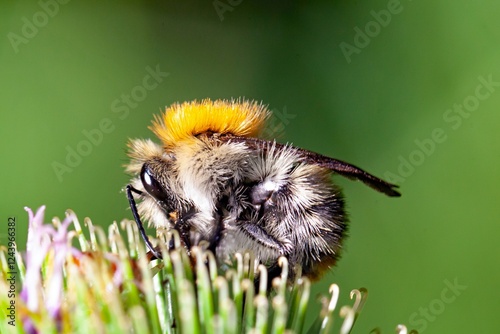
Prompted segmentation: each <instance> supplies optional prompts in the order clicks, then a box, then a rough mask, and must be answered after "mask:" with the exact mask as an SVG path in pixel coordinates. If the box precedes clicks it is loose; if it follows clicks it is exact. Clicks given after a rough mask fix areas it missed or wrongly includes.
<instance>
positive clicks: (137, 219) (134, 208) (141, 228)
mask: <svg viewBox="0 0 500 334" xmlns="http://www.w3.org/2000/svg"><path fill="white" fill-rule="evenodd" d="M132 191H133V192H135V193H136V194H139V195H142V191H140V190H137V189H135V188H134V187H132V185H130V184H129V185H127V187H126V192H127V198H128V202H129V204H130V209H131V210H132V215H133V216H134V220H135V223H136V224H137V228H138V229H139V233H140V234H141V237H142V239H143V240H144V242H145V243H146V246H147V247H148V248H149V251H150V252H151V253H152V254H153V256H154V257H155V258H156V259H161V258H162V256H161V254H160V253H159V252H158V251H157V250H156V249H155V248H154V247H153V245H152V244H151V241H149V238H148V236H147V235H146V231H145V230H144V225H143V224H142V222H141V218H140V217H139V213H138V212H137V205H136V204H135V199H134V196H133V195H132ZM153 260H154V259H153Z"/></svg>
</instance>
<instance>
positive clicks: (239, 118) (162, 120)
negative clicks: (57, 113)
mask: <svg viewBox="0 0 500 334" xmlns="http://www.w3.org/2000/svg"><path fill="white" fill-rule="evenodd" d="M268 114H269V112H268V110H267V108H266V107H265V106H264V105H262V104H261V103H258V102H255V101H246V100H241V99H238V100H231V101H228V100H215V101H212V100H210V99H205V100H203V101H201V102H197V101H193V102H184V103H182V104H179V103H175V104H173V105H171V106H170V107H168V108H167V110H166V111H165V113H164V114H162V115H161V116H160V117H155V120H154V122H153V125H152V127H151V130H152V131H153V132H154V133H155V134H156V135H157V136H158V138H160V139H161V141H162V142H163V145H164V146H165V147H172V146H176V145H178V144H179V142H182V141H186V140H192V139H194V138H195V136H196V135H199V134H201V133H205V132H214V133H220V134H233V135H236V136H255V135H256V134H257V133H258V132H259V130H260V129H261V127H262V125H263V123H264V121H265V119H266V117H267V116H268Z"/></svg>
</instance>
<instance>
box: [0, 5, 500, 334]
mask: <svg viewBox="0 0 500 334" xmlns="http://www.w3.org/2000/svg"><path fill="white" fill-rule="evenodd" d="M41 4H46V5H41ZM57 4H58V7H55V6H54V2H50V1H45V2H44V1H42V2H40V3H39V2H31V3H30V4H28V3H21V2H18V1H15V2H14V1H6V2H3V3H2V5H1V11H0V18H1V22H0V27H1V29H0V31H1V36H2V39H1V44H0V66H1V73H0V78H1V79H0V105H1V114H0V124H1V140H0V148H1V151H0V152H1V157H2V163H1V164H0V171H1V172H0V173H1V177H2V195H1V198H2V200H1V201H0V212H1V214H2V217H1V221H2V225H1V226H4V228H1V229H0V244H4V243H5V232H6V228H5V225H6V223H7V219H8V217H16V219H17V223H18V230H17V234H18V236H17V238H18V242H19V243H20V244H21V245H23V244H24V243H25V239H26V224H27V214H26V212H25V211H24V210H23V207H24V206H29V207H32V208H37V207H39V206H40V205H42V204H44V205H47V214H48V216H47V219H46V220H47V221H48V220H49V218H50V217H53V216H60V217H61V216H63V215H64V211H65V210H66V209H68V208H71V209H73V210H74V211H75V212H76V213H77V214H78V216H79V217H80V218H81V219H82V220H83V218H84V217H86V216H88V217H91V218H92V220H93V222H94V223H96V224H100V225H102V226H107V225H109V224H111V223H112V222H113V221H114V220H121V219H122V218H124V217H127V218H131V214H130V210H128V204H127V201H126V199H125V195H124V194H123V193H122V192H121V188H122V187H123V186H124V185H125V184H126V183H127V180H128V177H127V176H126V175H125V174H124V172H123V167H122V165H123V164H124V163H126V161H127V159H126V155H125V145H126V142H127V140H128V138H135V137H143V138H146V137H151V136H152V134H151V133H150V131H149V130H148V129H147V127H148V126H149V124H150V122H151V120H152V115H153V114H157V113H158V112H159V111H160V110H161V109H163V108H164V107H165V106H166V105H169V104H171V103H173V102H176V101H185V100H192V99H201V98H205V97H210V98H214V99H215V98H231V97H238V96H245V97H247V98H251V99H257V100H262V101H264V102H265V103H266V104H269V106H270V108H271V109H273V110H275V111H276V115H277V116H278V117H277V123H276V124H275V125H276V126H277V128H278V130H279V131H278V132H279V133H278V134H279V135H280V140H281V141H285V142H292V143H294V144H295V145H297V146H300V147H303V148H307V149H310V150H314V151H318V152H321V153H323V154H326V155H330V156H333V157H336V158H340V159H343V160H346V161H349V162H351V163H354V164H356V165H359V166H361V167H363V168H365V169H367V170H368V171H370V172H372V173H374V174H376V175H378V176H385V177H386V178H389V179H390V180H393V181H396V182H397V183H398V184H400V185H401V191H402V193H403V197H402V198H399V199H394V198H388V197H385V196H383V195H381V194H378V193H376V192H375V191H372V190H371V189H370V188H367V187H365V186H363V185H362V184H360V183H356V182H351V181H348V180H344V179H342V178H340V177H337V178H336V180H337V181H338V183H339V184H340V185H341V186H342V187H343V188H344V192H345V195H346V197H347V199H348V206H349V211H350V213H351V228H350V237H349V239H348V240H347V242H346V252H345V253H344V255H343V258H342V260H341V261H340V263H339V265H338V266H337V268H336V269H335V270H334V271H333V272H332V273H330V274H328V275H326V277H325V278H324V279H323V280H322V281H321V283H319V284H316V285H315V286H314V289H313V295H316V294H317V293H319V292H323V293H326V292H327V288H328V285H329V284H330V283H331V282H336V283H338V284H339V285H340V288H341V293H342V299H341V302H342V303H349V302H350V301H349V299H348V292H349V291H350V290H351V289H353V288H359V287H366V288H368V290H369V298H368V302H367V304H366V307H365V309H364V311H363V314H362V315H361V317H360V319H359V322H358V323H357V324H356V327H355V330H354V332H355V333H368V332H369V331H370V330H371V329H372V328H374V327H379V328H380V329H381V330H382V331H383V332H385V333H392V332H394V328H395V326H396V324H398V323H405V324H407V325H408V326H409V327H410V328H414V329H419V330H420V332H425V333H483V332H490V333H493V332H495V333H498V332H500V317H499V316H498V314H499V311H500V292H499V289H498V282H499V281H500V280H499V278H500V265H499V262H500V261H499V260H500V252H499V247H498V244H499V239H500V224H499V218H500V215H499V212H500V210H499V198H500V196H499V195H500V190H499V187H498V185H499V183H500V182H499V181H500V174H499V173H498V171H499V168H498V166H499V163H500V154H499V152H500V139H499V138H500V136H499V134H498V133H499V122H500V114H499V111H500V110H499V106H500V87H499V86H500V84H499V83H498V82H500V63H499V60H500V19H499V16H498V13H499V12H500V3H499V2H497V1H492V0H491V1H481V2H471V1H466V0H458V1H451V0H447V1H439V2H436V1H431V0H425V1H424V0H419V1H411V0H405V1H401V2H397V1H394V0H392V1H378V0H377V1H369V2H368V1H367V2H361V1H335V2H334V3H332V2H327V1H318V2H316V3H314V4H312V3H305V2H302V3H292V2H290V3H287V4H284V3H279V4H278V3H274V4H268V3H267V2H264V1H258V2H255V1H252V2H251V1H239V0H238V1H236V0H232V2H229V1H227V0H226V1H225V0H221V1H215V2H211V1H208V2H200V3H178V2H172V1H164V2H161V1H148V2H143V3H133V2H120V3H119V2H118V1H115V2H113V1H107V2H104V3H100V2H97V1H95V3H92V2H89V1H87V2H82V1H69V2H68V3H66V4H63V3H57ZM44 7H45V8H44ZM377 18H378V21H377ZM156 69H158V70H159V71H160V72H161V74H160V76H159V77H158V78H157V79H158V85H157V87H156V88H154V89H151V90H145V89H143V88H140V87H141V86H143V79H144V77H145V76H146V75H148V73H149V72H148V71H151V70H153V71H154V70H156ZM166 73H168V75H167V74H166ZM487 81H490V84H485V83H484V82H487ZM138 87H139V88H138ZM144 92H146V94H144V95H141V93H144ZM131 94H135V95H133V96H135V98H134V97H133V98H131V101H129V103H130V104H129V106H126V103H127V102H126V101H124V100H122V99H123V98H124V96H126V95H128V96H130V95H131ZM476 96H477V97H476ZM125 98H126V97H125ZM463 104H465V107H463V108H462V111H459V110H458V108H460V106H461V105H463ZM453 108H455V109H453ZM468 110H471V111H470V112H469V111H468ZM280 115H281V116H280ZM106 119H107V120H106ZM103 120H104V121H103ZM275 121H276V118H275ZM101 122H105V123H106V122H108V125H106V127H107V128H106V129H107V130H108V131H107V133H103V135H102V139H101V140H100V141H96V144H92V145H91V146H85V143H84V141H86V137H85V131H87V132H90V133H95V131H96V129H99V127H100V124H101ZM92 131H94V132H92ZM433 136H434V137H433ZM96 138H97V137H96ZM422 147H423V148H422ZM78 148H79V149H80V150H84V151H85V150H86V151H87V152H86V153H88V154H87V156H83V157H81V161H77V160H73V161H72V164H73V167H69V166H68V167H69V169H68V170H66V171H65V172H64V173H63V174H59V176H58V175H57V173H56V172H55V170H54V163H56V164H57V163H60V164H64V165H66V164H67V162H66V158H67V154H68V149H73V150H77V149H78ZM73 159H76V158H73ZM59 167H60V165H59ZM60 173H61V172H60ZM449 286H454V288H453V289H452V288H450V287H449ZM314 312H317V306H316V309H315V310H313V309H311V313H312V314H313V313H314Z"/></svg>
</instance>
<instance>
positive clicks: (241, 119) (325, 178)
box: [126, 99, 400, 279]
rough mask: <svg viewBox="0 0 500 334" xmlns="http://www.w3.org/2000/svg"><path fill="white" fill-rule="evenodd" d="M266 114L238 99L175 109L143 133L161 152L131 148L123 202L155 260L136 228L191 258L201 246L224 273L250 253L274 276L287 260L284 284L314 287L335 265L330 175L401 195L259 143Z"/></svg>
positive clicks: (338, 211) (338, 206)
mask: <svg viewBox="0 0 500 334" xmlns="http://www.w3.org/2000/svg"><path fill="white" fill-rule="evenodd" d="M269 115H270V112H269V111H268V109H267V108H266V106H264V105H262V104H261V103H258V102H255V101H248V100H243V99H238V100H230V101H229V100H215V101H212V100H209V99H206V100H203V101H200V102H198V101H194V102H185V103H182V104H174V105H172V106H170V107H168V108H167V109H166V111H165V113H164V114H162V115H161V116H159V117H155V119H154V121H153V124H152V126H151V127H150V129H151V130H152V131H153V132H154V134H155V135H156V136H158V138H159V139H160V140H161V143H162V144H161V145H159V144H157V143H155V142H153V141H151V140H149V139H134V140H131V141H130V142H129V156H130V163H129V164H128V165H127V166H126V171H127V172H128V173H130V174H131V175H132V180H131V182H130V184H129V185H128V186H127V188H126V191H127V196H128V199H129V203H130V206H131V208H132V213H133V215H134V218H135V220H136V222H137V224H138V227H139V230H140V232H141V234H142V236H143V238H144V240H145V241H146V243H147V246H148V248H149V249H150V251H151V253H152V254H153V255H154V256H155V257H160V254H158V252H157V251H156V250H155V248H154V247H153V246H152V245H151V243H150V241H149V239H148V238H147V236H146V234H145V232H144V228H143V224H142V220H145V221H147V222H148V223H149V224H150V225H153V226H154V227H156V228H167V229H175V230H177V231H178V233H179V235H180V238H181V242H182V244H183V245H184V246H185V247H186V249H188V250H189V249H190V248H191V247H192V246H195V245H199V244H200V243H202V242H204V243H205V245H206V247H208V249H209V250H211V251H212V252H213V253H214V254H215V256H216V259H217V261H218V263H219V265H221V266H224V265H225V264H227V263H230V262H231V259H232V258H233V256H234V254H235V253H237V252H239V253H245V252H250V253H252V254H253V256H255V259H256V261H257V262H258V263H261V264H264V265H265V266H266V267H267V268H268V270H269V272H270V275H271V277H272V276H273V275H274V276H276V275H278V273H279V270H278V258H279V257H280V256H284V257H286V258H287V259H288V262H289V264H290V268H291V273H290V275H289V277H290V279H294V277H295V276H296V275H298V274H299V273H301V274H302V275H304V276H307V277H309V278H310V279H318V278H320V276H321V275H322V274H323V273H324V272H325V271H326V270H327V269H328V268H330V267H332V266H333V265H334V264H335V262H336V260H337V259H338V258H339V254H340V253H341V250H342V241H343V239H344V237H345V234H346V228H347V214H346V212H345V205H344V198H343V196H342V194H341V192H340V190H339V188H338V187H337V186H336V185H335V184H334V183H333V182H332V174H335V173H336V174H340V175H342V176H344V177H347V178H350V179H354V180H360V181H362V182H363V183H365V184H366V185H368V186H370V187H372V188H374V189H375V190H378V191H379V192H382V193H384V194H386V195H388V196H400V193H399V192H398V191H397V190H395V188H396V187H397V186H396V185H393V184H391V183H388V182H385V181H383V180H381V179H379V178H377V177H375V176H373V175H371V174H369V173H367V172H365V171H364V170H362V169H360V168H358V167H356V166H354V165H351V164H349V163H346V162H343V161H341V160H337V159H332V158H329V157H326V156H323V155H320V154H317V153H313V152H310V151H307V150H303V149H300V148H296V147H293V146H291V145H288V144H280V143H277V142H276V141H274V140H265V139H262V138H259V137H258V134H259V131H261V130H262V128H263V126H264V123H265V121H266V119H267V118H268V117H269ZM134 195H135V196H134ZM135 198H137V199H138V202H136V199H135ZM141 219H142V220H141Z"/></svg>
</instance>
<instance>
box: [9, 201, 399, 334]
mask: <svg viewBox="0 0 500 334" xmlns="http://www.w3.org/2000/svg"><path fill="white" fill-rule="evenodd" d="M26 211H27V212H28V215H29V229H28V242H27V245H26V253H25V254H24V256H22V255H21V254H20V253H19V252H17V251H16V252H15V256H14V258H15V259H14V261H15V262H16V263H17V273H18V277H19V279H18V280H17V281H18V282H17V283H18V285H17V286H16V285H15V284H14V285H12V284H11V283H12V279H11V278H12V270H11V267H10V266H9V264H10V263H12V261H11V258H10V256H11V255H12V254H10V253H9V252H7V249H6V247H3V246H0V290H1V291H4V289H5V291H7V290H8V289H9V288H11V289H15V290H16V291H17V290H19V291H20V298H19V299H18V300H17V302H15V312H14V315H13V317H14V319H13V320H11V321H0V333H10V332H15V333H94V332H98V333H108V332H120V333H121V332H129V333H130V332H134V333H195V334H196V333H216V332H217V333H219V332H223V333H284V332H285V331H286V332H287V333H302V332H304V330H305V328H304V327H305V325H304V324H305V319H306V314H307V306H308V303H309V293H310V290H309V288H310V282H309V280H308V279H307V278H305V277H302V278H298V279H297V281H296V282H295V284H293V286H289V285H287V274H288V263H287V261H286V259H285V258H282V259H281V260H280V263H279V264H280V266H281V268H282V273H281V276H280V277H278V278H276V279H274V280H273V282H272V284H268V282H267V270H266V268H265V267H264V266H262V265H260V266H258V268H257V270H254V259H253V258H252V256H251V255H249V254H235V259H234V263H235V266H234V268H231V269H229V270H226V271H225V272H222V273H221V272H220V270H219V268H218V267H217V264H216V262H215V258H214V256H213V254H212V253H210V252H208V251H206V250H204V249H202V248H200V247H194V248H193V249H191V252H190V254H191V255H190V256H189V255H188V254H187V252H186V251H185V249H184V248H182V247H181V246H180V242H179V238H178V235H176V233H175V231H174V232H169V233H160V234H159V236H158V237H159V240H158V241H159V245H160V248H161V251H162V255H163V259H162V260H155V261H153V262H149V261H148V260H147V255H146V251H145V249H144V247H143V243H142V240H140V237H139V233H138V231H137V228H136V226H135V225H134V223H133V222H132V221H128V220H124V221H122V222H121V223H120V224H117V223H113V224H112V225H111V226H110V227H109V229H108V231H107V233H106V232H105V231H104V230H103V229H102V228H100V227H98V226H94V225H93V224H92V222H91V221H90V219H85V221H84V223H85V224H84V225H85V228H82V226H81V225H80V222H79V221H78V219H77V217H76V215H75V214H74V213H73V212H72V211H68V212H67V213H66V218H65V219H64V220H63V221H62V222H61V221H59V220H58V219H53V220H52V224H44V213H45V207H43V206H42V207H41V208H39V209H38V210H37V211H36V213H33V212H32V211H31V210H30V209H26ZM122 235H125V237H124V236H122ZM171 238H173V239H174V244H175V245H176V247H175V248H174V249H173V250H167V249H166V247H165V245H167V244H168V241H169V240H170V239H171ZM74 239H76V240H77V242H75V244H78V246H79V247H74V246H72V244H73V243H74V242H73V241H74ZM9 275H10V276H9ZM256 276H258V278H259V285H258V286H256V285H255V282H256V280H255V278H256ZM14 283H15V282H14ZM12 286H14V287H12ZM268 286H272V288H271V289H272V291H268ZM338 296H339V288H338V286H337V285H332V286H331V288H330V297H329V298H327V297H323V298H322V299H321V300H322V304H323V307H322V311H321V312H320V314H318V315H316V316H315V317H316V321H315V322H314V323H313V325H312V327H311V328H310V329H309V332H312V333H333V332H335V331H337V332H340V333H349V332H350V331H351V329H352V327H353V325H354V323H355V322H356V319H357V317H358V315H359V312H360V311H361V309H362V307H363V305H364V302H365V300H366V290H364V289H360V290H353V292H352V293H351V299H353V298H354V299H355V301H354V305H353V306H344V307H342V308H340V311H337V307H336V304H337V299H338ZM11 304H12V301H11V300H9V297H8V295H6V294H1V295H0V308H1V311H0V316H2V315H3V313H2V312H5V311H4V310H6V309H7V307H8V306H9V305H11ZM7 316H9V317H10V319H12V313H11V314H7ZM2 318H3V317H1V318H0V319H2ZM334 318H341V321H338V320H336V321H335V323H334V321H333V320H334ZM7 319H9V318H7ZM14 325H15V326H14ZM334 325H336V327H335V326H334ZM337 327H338V329H335V328H337ZM397 331H398V333H406V332H407V331H406V328H405V327H404V326H400V327H398V329H397Z"/></svg>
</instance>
